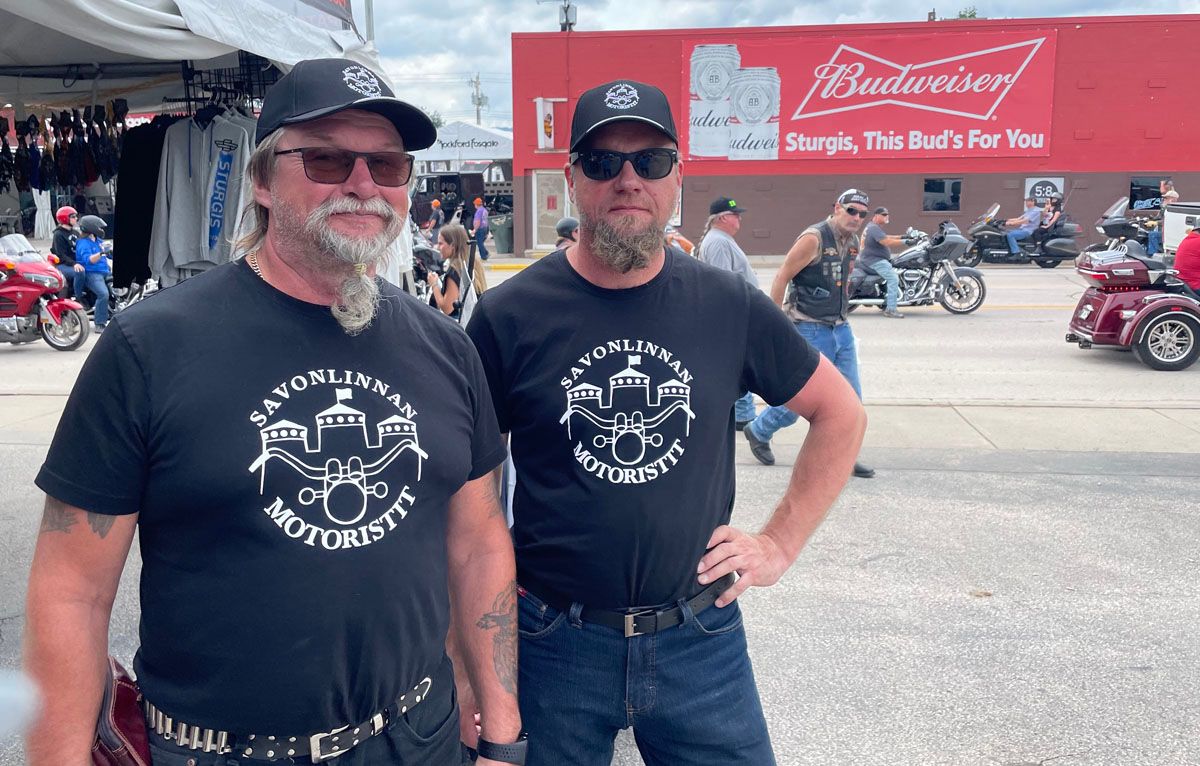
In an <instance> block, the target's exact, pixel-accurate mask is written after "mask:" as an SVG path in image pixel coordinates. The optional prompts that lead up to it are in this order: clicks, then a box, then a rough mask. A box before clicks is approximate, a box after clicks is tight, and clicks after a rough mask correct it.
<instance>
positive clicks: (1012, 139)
mask: <svg viewBox="0 0 1200 766" xmlns="http://www.w3.org/2000/svg"><path fill="white" fill-rule="evenodd" d="M1054 47H1055V31H1054V30H1042V31H1036V32H1022V33H1015V32H979V33H975V32H949V31H945V30H944V29H943V31H941V32H939V33H938V34H936V35H933V34H903V35H888V36H878V37H872V36H855V37H853V38H804V39H803V40H801V41H798V40H797V39H796V38H755V39H752V40H746V39H741V40H736V39H735V40H730V41H728V42H717V43H714V42H705V43H701V44H697V43H693V42H685V43H684V46H683V61H684V66H685V67H686V69H685V71H684V76H683V81H684V83H685V87H686V88H687V90H686V92H685V93H684V94H683V103H685V104H687V109H688V131H687V139H686V144H685V147H684V148H685V151H686V154H687V156H688V157H689V158H691V159H694V160H714V159H715V160H773V159H825V158H837V159H846V158H854V157H862V158H868V157H869V158H876V159H878V158H889V157H896V158H902V157H1038V156H1048V155H1049V154H1050V148H1049V146H1050V116H1051V106H1052V103H1051V100H1052V97H1053V92H1054Z"/></svg>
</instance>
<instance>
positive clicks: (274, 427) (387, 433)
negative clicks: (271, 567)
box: [249, 388, 429, 525]
mask: <svg viewBox="0 0 1200 766" xmlns="http://www.w3.org/2000/svg"><path fill="white" fill-rule="evenodd" d="M335 395H336V397H337V401H336V403H335V404H334V405H333V406H331V407H329V408H328V409H325V410H323V411H321V412H319V413H317V415H316V417H315V421H316V427H317V430H316V442H315V444H310V438H309V435H310V432H309V429H308V427H307V426H304V425H301V424H299V423H295V422H293V421H291V420H278V421H275V422H273V423H269V424H267V425H265V426H263V427H262V428H261V429H260V431H259V436H260V438H261V440H262V452H261V454H259V456H258V458H257V459H255V461H254V462H253V463H252V464H251V465H250V468H249V470H250V471H251V472H254V471H261V474H260V478H259V494H262V493H263V491H264V487H265V483H266V474H267V464H268V463H269V462H270V461H271V459H272V458H275V459H277V460H279V461H281V462H282V463H283V464H285V465H287V466H289V467H290V468H291V469H293V470H294V471H295V472H297V473H299V474H300V475H302V476H304V477H305V478H306V479H309V480H311V481H312V482H313V483H314V486H312V487H304V488H303V489H301V490H300V492H299V494H298V496H297V499H298V500H299V501H300V503H301V505H306V506H307V505H312V504H313V503H315V502H317V501H318V500H320V501H321V502H322V506H323V508H324V511H325V515H326V516H327V517H329V519H330V520H331V521H333V522H336V523H337V524H341V525H352V524H357V523H358V522H360V521H361V520H362V518H363V516H365V515H366V512H367V505H368V502H367V500H368V498H369V497H375V498H379V499H382V498H384V497H387V495H388V484H387V483H386V482H383V481H374V480H373V479H374V477H375V476H377V475H378V474H380V473H382V472H383V471H384V470H385V469H387V468H388V466H389V465H391V463H392V462H393V461H395V460H396V458H398V457H399V456H400V455H401V454H403V453H404V452H406V451H412V452H414V453H415V454H416V455H417V481H418V482H419V481H420V480H421V468H422V465H423V463H424V461H425V460H426V459H428V457H429V455H428V454H427V453H426V452H425V451H424V450H422V449H421V445H420V442H419V440H418V437H417V427H416V424H415V423H414V422H413V421H412V420H410V419H409V418H406V417H404V416H403V415H392V416H391V417H389V418H386V419H384V420H381V421H379V422H378V423H376V424H375V428H374V434H373V436H374V439H372V438H371V434H369V433H368V429H367V418H366V415H365V414H364V413H363V412H362V411H360V410H357V409H355V408H353V407H351V406H349V405H348V404H345V403H344V402H346V401H348V400H350V399H351V398H352V397H353V392H352V391H351V389H349V388H338V389H336V390H335ZM329 442H339V443H340V444H339V446H340V447H342V448H343V449H342V450H339V451H345V448H346V446H347V445H349V448H350V449H351V450H352V451H353V452H355V453H356V454H352V455H350V456H349V457H346V458H345V459H342V458H340V457H333V456H329V457H325V459H324V460H323V461H321V460H320V458H321V457H322V455H323V452H324V451H325V449H326V448H327V446H328V443H329ZM314 457H315V458H317V460H314V459H313V458H314ZM334 498H337V502H336V503H334V502H331V501H332V500H333V499H334Z"/></svg>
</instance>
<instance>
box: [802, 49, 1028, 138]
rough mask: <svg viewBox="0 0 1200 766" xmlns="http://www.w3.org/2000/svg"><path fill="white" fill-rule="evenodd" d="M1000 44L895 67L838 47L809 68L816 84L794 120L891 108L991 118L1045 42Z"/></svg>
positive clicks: (860, 53) (878, 59) (869, 56)
mask: <svg viewBox="0 0 1200 766" xmlns="http://www.w3.org/2000/svg"><path fill="white" fill-rule="evenodd" d="M1045 39H1046V38H1044V37H1042V38H1038V39H1036V40H1026V41H1024V42H1019V43H1013V44H1011V45H1002V46H1000V47H997V48H988V49H987V50H982V51H975V52H973V53H964V54H962V55H959V56H952V57H950V58H941V59H937V60H935V61H926V62H923V63H917V64H898V63H896V62H894V61H888V60H887V59H885V58H881V57H879V56H875V55H872V54H870V53H867V52H866V51H861V50H858V49H857V48H852V47H850V46H849V45H840V46H838V49H837V50H836V51H835V52H834V54H833V58H831V59H830V60H829V61H828V63H825V64H821V65H820V66H818V67H817V68H816V69H814V70H813V76H814V78H816V82H814V83H813V86H812V89H811V90H809V91H808V95H807V96H805V97H804V100H803V101H802V102H800V106H799V107H797V108H796V113H795V114H794V115H793V116H792V119H793V120H802V119H806V118H808V117H820V116H822V115H826V114H837V113H838V112H849V111H853V110H855V109H870V108H871V107H875V106H884V105H889V104H890V105H893V106H904V107H909V108H911V109H921V110H924V111H927V112H940V113H942V114H951V115H956V116H959V117H969V118H973V119H977V120H986V119H989V118H990V117H991V116H992V114H993V113H994V112H995V111H996V109H997V108H998V107H999V106H1000V104H1001V103H1003V101H1004V97H1005V96H1007V95H1008V92H1009V91H1010V90H1012V88H1013V86H1014V85H1016V83H1017V80H1019V79H1020V77H1021V74H1022V73H1023V72H1024V71H1025V68H1026V67H1028V66H1029V62H1030V61H1032V60H1033V57H1034V55H1035V54H1037V52H1038V50H1039V49H1040V48H1041V47H1042V43H1043V42H1045Z"/></svg>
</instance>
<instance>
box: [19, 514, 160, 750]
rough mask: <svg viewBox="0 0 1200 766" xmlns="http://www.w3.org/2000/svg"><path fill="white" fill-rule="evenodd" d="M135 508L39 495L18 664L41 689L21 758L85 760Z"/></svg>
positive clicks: (90, 738) (130, 539)
mask: <svg viewBox="0 0 1200 766" xmlns="http://www.w3.org/2000/svg"><path fill="white" fill-rule="evenodd" d="M136 525H137V515H136V514H135V515H131V516H106V515H103V514H99V513H89V512H87V511H84V510H81V509H79V508H75V507H74V506H70V505H67V504H65V503H62V502H60V501H58V500H55V499H54V498H52V497H47V498H46V507H45V510H44V511H43V513H42V527H41V532H40V533H39V534H38V540H37V546H36V547H35V548H34V554H33V566H32V567H31V569H30V572H29V592H28V594H27V596H26V599H25V614H26V623H25V669H26V671H27V672H28V673H29V675H30V676H31V677H32V678H33V680H34V682H35V683H36V684H37V685H38V687H39V689H40V691H41V694H42V703H43V704H42V710H41V714H40V716H39V718H38V721H37V722H36V723H35V724H34V726H33V728H32V729H31V730H30V732H29V739H28V755H29V766H86V765H87V764H90V763H91V746H92V738H93V736H94V735H95V730H96V716H97V714H98V713H99V710H100V698H101V695H102V693H103V684H104V679H105V675H106V670H105V658H107V657H108V620H109V616H110V614H111V613H112V605H113V599H115V598H116V594H117V584H118V583H119V582H120V580H121V570H122V569H123V568H124V566H125V558H126V556H127V555H128V554H129V545H130V543H131V542H132V541H133V531H134V528H135V527H136Z"/></svg>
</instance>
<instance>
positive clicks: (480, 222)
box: [471, 197, 488, 261]
mask: <svg viewBox="0 0 1200 766" xmlns="http://www.w3.org/2000/svg"><path fill="white" fill-rule="evenodd" d="M487 235H488V209H487V208H486V207H484V206H483V198H482V197H476V198H475V217H474V218H473V219H472V221H471V236H472V237H474V238H475V246H476V249H477V250H478V251H479V257H480V258H482V259H483V260H485V261H486V260H487V259H488V249H487V245H486V244H484V243H485V242H486V241H487Z"/></svg>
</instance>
